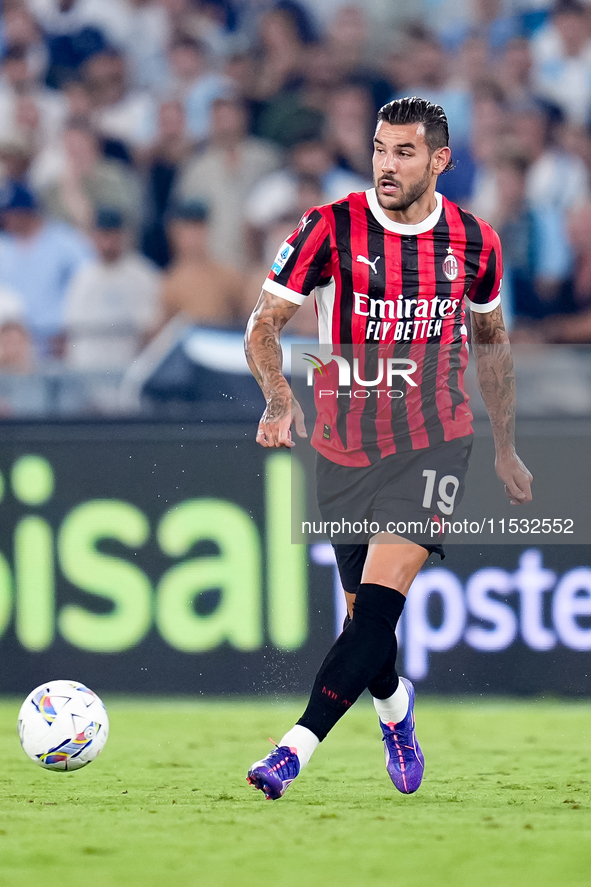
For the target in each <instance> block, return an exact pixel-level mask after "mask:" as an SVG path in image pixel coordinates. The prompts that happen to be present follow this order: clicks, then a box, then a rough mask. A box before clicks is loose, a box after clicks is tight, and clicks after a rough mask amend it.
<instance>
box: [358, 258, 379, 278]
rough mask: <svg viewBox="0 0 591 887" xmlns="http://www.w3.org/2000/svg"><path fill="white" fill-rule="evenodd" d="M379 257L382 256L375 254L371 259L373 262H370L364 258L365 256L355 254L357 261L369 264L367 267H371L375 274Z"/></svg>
mask: <svg viewBox="0 0 591 887" xmlns="http://www.w3.org/2000/svg"><path fill="white" fill-rule="evenodd" d="M381 258H382V257H381V256H376V257H375V259H374V260H373V262H370V261H369V259H366V258H365V256H357V261H358V262H363V264H364V265H369V267H370V268H371V270H372V271H373V273H374V274H377V273H378V271H377V268H376V265H377V263H378V262H379V260H380V259H381Z"/></svg>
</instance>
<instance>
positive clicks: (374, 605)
mask: <svg viewBox="0 0 591 887" xmlns="http://www.w3.org/2000/svg"><path fill="white" fill-rule="evenodd" d="M405 600H406V598H405V597H404V595H403V594H400V592H399V591H396V590H395V589H393V588H387V587H386V586H384V585H374V584H373V583H362V584H361V585H360V586H359V590H358V592H357V597H356V599H355V608H354V610H353V619H352V620H351V622H350V623H349V625H348V626H347V627H346V628H345V630H344V631H343V633H342V634H341V635H340V636H339V637H338V638H337V639H336V641H335V643H334V644H333V646H332V648H331V649H330V650H329V652H328V655H327V656H326V659H325V660H324V662H323V663H322V665H321V666H320V670H319V671H318V674H317V675H316V680H315V681H314V686H313V688H312V693H311V695H310V701H309V703H308V707H307V708H306V711H305V712H304V714H303V715H302V717H301V718H300V720H299V721H298V724H300V725H301V726H302V727H307V728H308V730H311V731H312V733H314V734H315V735H316V736H317V737H318V739H320V741H322V740H323V739H324V737H325V736H326V735H327V733H328V732H329V730H331V729H332V728H333V727H334V725H335V724H336V722H337V721H338V720H339V719H340V718H341V717H342V716H343V715H344V714H345V712H346V711H347V709H348V708H350V707H351V705H353V703H354V702H355V700H356V699H358V698H359V696H361V694H362V693H363V691H364V690H365V689H366V687H367V686H368V685H369V684H370V683H373V680H374V679H376V678H378V677H381V678H382V679H383V676H382V672H383V670H384V668H385V667H386V666H387V665H388V664H389V663H390V662H391V654H392V642H393V639H394V641H395V635H394V633H395V631H396V625H397V623H398V620H399V618H400V615H401V613H402V608H403V607H404V602H405ZM389 673H390V674H391V669H390V672H389ZM394 689H395V688H394ZM392 692H394V691H392ZM389 695H391V694H389Z"/></svg>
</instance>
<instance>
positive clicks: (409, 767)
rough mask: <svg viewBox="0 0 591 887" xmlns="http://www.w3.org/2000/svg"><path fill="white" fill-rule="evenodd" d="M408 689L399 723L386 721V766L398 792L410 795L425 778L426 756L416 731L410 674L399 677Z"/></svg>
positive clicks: (383, 731) (381, 725) (382, 725)
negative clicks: (406, 701)
mask: <svg viewBox="0 0 591 887" xmlns="http://www.w3.org/2000/svg"><path fill="white" fill-rule="evenodd" d="M400 680H401V681H402V683H403V684H404V686H405V687H406V689H407V690H408V711H407V713H406V715H405V716H404V718H403V719H402V720H401V721H400V723H399V724H384V723H383V722H382V721H381V720H380V727H381V728H382V733H383V734H384V737H383V742H384V754H385V757H386V769H387V771H388V774H389V776H390V779H391V780H392V782H393V783H394V785H395V786H396V788H397V789H398V791H399V792H402V794H404V795H411V794H412V793H413V792H416V790H417V789H418V787H419V786H420V784H421V780H422V779H423V771H424V769H425V758H424V757H423V752H422V751H421V747H420V745H419V743H418V741H417V736H416V733H415V713H414V707H415V688H414V687H413V685H412V684H411V682H410V681H409V680H407V678H400Z"/></svg>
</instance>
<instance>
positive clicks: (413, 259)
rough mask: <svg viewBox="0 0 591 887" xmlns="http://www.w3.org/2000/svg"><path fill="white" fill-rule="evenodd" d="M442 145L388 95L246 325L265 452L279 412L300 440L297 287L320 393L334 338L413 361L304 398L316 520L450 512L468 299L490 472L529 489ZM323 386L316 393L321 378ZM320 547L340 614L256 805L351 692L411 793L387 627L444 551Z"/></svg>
mask: <svg viewBox="0 0 591 887" xmlns="http://www.w3.org/2000/svg"><path fill="white" fill-rule="evenodd" d="M448 142H449V133H448V125H447V119H446V116H445V113H444V111H443V109H442V108H441V107H439V106H438V105H435V104H432V103H430V102H428V101H425V100H423V99H420V98H416V97H414V98H404V99H399V100H396V101H393V102H390V103H389V104H387V105H385V106H384V107H383V108H382V109H381V110H380V111H379V113H378V123H377V128H376V132H375V136H374V154H373V176H374V188H372V189H370V190H368V191H366V192H364V193H355V194H350V195H349V196H348V197H347V198H345V199H344V200H340V201H337V202H336V203H332V204H329V205H327V206H321V207H316V208H313V209H311V210H310V211H308V212H307V213H306V214H305V215H304V217H303V218H302V220H301V222H300V224H299V226H298V228H297V229H296V230H295V231H294V232H293V234H292V235H291V236H290V237H289V238H288V239H287V241H286V243H285V244H284V245H283V246H282V248H281V249H280V251H279V254H278V256H277V258H276V260H275V263H274V264H273V267H272V271H271V273H270V274H269V276H268V278H267V280H266V281H265V283H264V284H263V291H262V293H261V297H260V299H259V302H258V304H257V306H256V307H255V309H254V311H253V313H252V316H251V318H250V321H249V324H248V328H247V333H246V353H247V358H248V362H249V365H250V368H251V370H252V372H253V374H254V375H255V377H256V379H257V381H258V382H259V384H260V386H261V388H262V390H263V393H264V395H265V399H266V401H267V406H266V409H265V411H264V413H263V416H262V418H261V421H260V423H259V427H258V432H257V441H258V442H259V443H260V444H261V445H262V446H264V447H292V446H293V445H294V441H293V440H292V437H291V425H292V423H293V424H294V425H295V430H296V432H297V434H298V435H299V436H300V437H306V436H307V435H306V429H305V425H304V416H303V413H302V410H301V407H300V405H299V404H298V402H297V401H296V399H295V398H294V396H293V394H292V392H291V389H290V387H289V385H288V383H287V381H286V379H285V377H284V376H283V374H282V358H281V347H280V332H281V329H282V327H283V326H284V324H285V323H287V321H288V320H289V319H290V317H292V316H293V314H294V313H295V312H296V311H297V310H298V307H299V306H300V305H301V304H302V303H303V302H304V301H305V299H306V298H307V297H308V295H309V294H310V293H311V292H312V290H315V298H316V305H317V313H318V321H319V341H320V344H321V345H323V344H324V345H330V346H332V349H333V360H332V361H331V362H330V363H329V364H328V370H329V373H331V374H332V380H333V382H334V385H333V386H332V387H333V388H334V389H335V392H336V391H338V384H339V382H338V380H337V379H336V377H335V373H336V371H337V364H339V360H341V361H342V354H343V353H344V349H345V348H346V346H349V347H351V346H352V347H353V349H357V351H356V352H355V353H356V354H360V353H361V352H360V351H359V349H361V348H364V349H366V356H365V358H364V356H363V354H361V357H359V358H358V359H359V360H360V361H363V360H364V359H365V363H366V367H367V365H368V364H370V363H371V360H372V359H373V360H374V363H375V357H374V358H372V357H371V355H370V350H372V349H373V351H372V353H373V352H375V347H376V346H375V345H374V343H376V342H377V343H378V345H377V347H378V348H380V349H385V350H383V351H382V353H383V354H387V355H389V356H392V355H394V357H395V358H398V359H399V360H400V361H402V364H406V366H407V369H408V368H410V367H414V368H415V370H416V371H415V370H413V373H414V378H413V376H411V375H407V377H406V378H405V379H401V380H400V382H399V383H397V384H401V385H402V386H403V389H404V390H403V393H404V394H405V397H404V400H397V401H394V400H392V399H391V398H388V397H385V398H382V399H378V398H377V397H374V398H373V399H371V400H370V398H369V397H362V398H355V397H350V398H349V401H348V402H347V398H344V397H338V396H337V397H333V398H328V402H327V403H324V402H321V403H319V399H318V397H317V404H319V413H318V417H317V421H316V424H315V429H314V433H313V436H312V444H313V446H314V447H315V448H316V450H317V451H318V454H317V486H318V502H319V507H320V511H321V515H322V517H323V519H327V520H330V519H331V517H333V516H334V515H336V514H341V515H344V514H347V515H348V514H350V513H352V512H351V511H350V510H349V509H354V510H355V513H356V514H360V513H363V514H365V516H366V517H368V518H369V519H370V520H371V521H372V522H374V526H375V525H376V524H377V525H378V526H379V527H380V528H381V527H385V526H386V522H387V521H388V519H389V518H391V519H392V520H394V521H395V520H396V519H397V518H398V517H400V515H401V514H402V515H403V516H404V517H405V519H408V518H413V517H415V516H421V517H423V518H424V516H425V515H429V516H430V518H431V519H433V520H435V521H438V520H440V517H439V512H440V513H441V515H442V516H445V515H449V514H451V510H453V507H454V505H455V504H457V502H459V499H460V496H461V493H462V491H463V483H464V476H465V472H466V469H467V463H468V456H469V451H470V445H471V435H472V433H473V430H472V425H471V420H472V416H471V413H470V410H469V407H468V405H467V396H466V394H465V392H464V388H463V373H464V368H465V365H466V362H467V348H466V347H465V346H466V338H467V330H466V327H465V325H464V317H465V307H464V306H465V304H466V305H467V306H468V307H469V309H470V317H471V323H472V345H473V348H474V353H475V357H476V361H477V372H478V378H479V384H480V390H481V392H482V396H483V399H484V402H485V405H486V408H487V411H488V414H489V417H490V421H491V425H492V431H493V436H494V443H495V452H496V460H495V467H496V472H497V475H498V476H499V478H500V479H501V481H502V482H503V483H504V485H505V492H506V494H507V496H508V497H509V499H510V501H511V503H512V504H514V505H522V504H524V503H525V502H528V501H529V500H530V499H531V489H530V485H531V481H532V475H531V474H530V472H529V471H528V470H527V468H526V467H525V465H524V464H523V462H522V461H521V459H520V458H519V457H518V456H517V454H516V452H515V446H514V425H515V420H514V416H515V387H514V374H513V365H512V360H511V354H510V349H509V346H508V342H509V340H508V336H507V333H506V331H505V328H504V325H503V316H502V311H501V299H500V289H501V278H502V263H501V247H500V243H499V238H498V236H497V234H496V233H495V232H494V230H493V229H492V228H491V227H490V226H489V225H488V224H487V223H486V222H483V221H481V220H480V219H477V218H475V217H474V216H472V215H470V214H469V213H467V212H465V211H464V210H462V209H460V207H458V206H456V205H455V204H453V203H451V202H450V201H448V200H446V199H445V198H442V196H441V195H440V194H439V193H438V192H437V191H436V184H437V178H438V176H439V175H440V174H441V173H443V172H444V171H445V170H446V169H448V168H449V167H450V165H451V152H450V149H449V147H448ZM339 355H341V356H340V357H339ZM339 365H340V364H339ZM370 369H371V367H370ZM374 369H375V366H374ZM364 378H365V379H373V378H374V376H372V375H368V374H367V373H366V375H365V377H364ZM321 387H322V388H323V389H327V390H330V388H331V386H330V385H329V383H328V382H327V381H326V377H323V381H322V386H321ZM339 393H340V392H339ZM437 483H439V487H437V486H435V485H436V484H437ZM450 489H451V493H450ZM434 490H435V491H437V490H438V491H439V496H440V499H439V500H438V495H437V494H435V495H433V492H434ZM432 500H438V501H437V502H436V503H434V501H432ZM450 509H451V510H450ZM384 542H386V543H391V544H381V543H384ZM334 548H335V554H336V559H337V564H338V568H339V573H340V577H341V581H342V584H343V588H344V590H345V594H346V597H347V605H348V613H349V619H348V620H347V624H346V626H345V627H344V630H343V632H342V634H341V635H340V636H339V637H338V638H337V640H336V642H335V643H334V645H333V646H332V648H331V650H330V651H329V653H328V655H327V656H326V658H325V660H324V662H323V663H322V665H321V667H320V669H319V671H318V674H317V676H316V680H315V682H314V686H313V688H312V693H311V696H310V700H309V703H308V706H307V708H306V710H305V712H304V714H303V715H302V717H301V718H300V720H299V721H298V723H297V724H296V725H295V726H294V727H292V728H291V729H290V730H288V732H287V733H286V734H285V735H284V736H283V738H282V739H281V741H280V743H279V745H278V746H277V747H276V748H275V749H274V750H273V751H272V752H271V753H270V754H269V755H267V757H266V758H264V759H263V760H261V761H257V762H256V763H255V764H253V765H252V767H251V768H250V770H249V773H248V781H249V782H250V783H251V784H252V785H254V786H255V787H256V788H257V789H260V790H261V791H263V792H264V794H265V796H266V797H267V798H269V799H273V800H274V799H277V798H279V797H281V795H283V793H284V792H285V790H286V788H287V787H288V786H289V785H290V784H291V783H292V782H293V780H294V779H295V778H296V777H297V775H298V774H299V772H300V770H301V769H302V768H303V767H305V766H306V764H307V763H308V761H309V759H310V757H311V755H312V753H313V752H314V750H315V748H316V747H317V745H318V744H319V743H320V742H322V740H323V739H324V738H325V736H326V735H327V734H328V732H329V731H330V730H331V729H332V727H333V726H334V725H335V724H336V723H337V721H338V720H339V719H340V718H341V717H342V715H343V714H344V713H345V712H346V711H347V710H348V708H349V707H350V706H351V705H352V704H353V703H354V702H355V700H356V699H357V698H358V697H359V696H360V695H361V693H362V692H363V691H364V690H365V689H366V688H367V689H369V691H370V693H371V695H372V696H373V699H374V705H375V708H376V711H377V713H378V716H379V724H380V727H381V732H382V738H383V741H384V745H385V757H386V767H387V770H388V773H389V775H390V778H391V779H392V782H393V783H394V785H395V787H396V788H397V789H398V790H399V791H400V792H402V793H404V794H410V793H412V792H415V791H416V790H417V789H418V788H419V785H420V784H421V780H422V777H423V770H424V758H423V754H422V752H421V749H420V746H419V743H418V741H417V738H416V734H415V718H414V698H415V696H414V688H413V686H412V684H411V682H410V681H409V680H407V679H406V678H399V677H398V674H397V672H396V652H397V644H396V636H395V631H396V625H397V623H398V620H399V618H400V616H401V613H402V609H403V606H404V603H405V599H406V595H407V593H408V590H409V588H410V586H411V584H412V582H413V580H414V578H415V576H416V575H417V573H418V571H419V570H420V569H421V567H422V566H423V564H424V563H425V560H426V559H427V558H428V557H429V554H430V553H433V552H435V553H438V554H439V555H440V556H442V557H443V549H442V547H441V539H437V538H435V539H431V540H429V539H427V538H425V537H422V536H420V535H417V534H415V533H414V532H413V533H407V534H406V533H405V534H404V535H401V536H398V535H396V534H392V533H388V532H387V531H384V530H380V532H377V533H376V534H375V535H373V536H370V537H369V538H367V539H366V540H365V541H360V542H359V544H335V545H334Z"/></svg>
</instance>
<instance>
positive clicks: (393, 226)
mask: <svg viewBox="0 0 591 887" xmlns="http://www.w3.org/2000/svg"><path fill="white" fill-rule="evenodd" d="M365 196H366V197H367V202H368V203H369V208H370V210H371V211H372V214H373V216H374V218H375V219H377V221H378V222H379V223H380V225H381V226H382V227H383V228H385V229H386V231H392V232H393V233H394V234H406V235H412V234H424V233H425V232H426V231H431V229H432V228H434V227H435V225H436V224H437V222H438V221H439V216H440V215H441V208H442V206H443V199H442V197H441V194H440V193H439V192H438V191H436V192H435V200H436V202H437V206H436V207H435V209H434V210H433V212H432V213H430V214H429V215H428V216H427V218H426V219H423V221H422V222H418V224H416V225H403V224H402V223H401V222H393V221H392V219H390V218H388V216H387V215H386V213H385V212H384V210H383V209H382V207H381V206H380V204H379V203H378V198H377V195H376V189H375V188H370V189H369V190H368V191H366V192H365Z"/></svg>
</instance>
